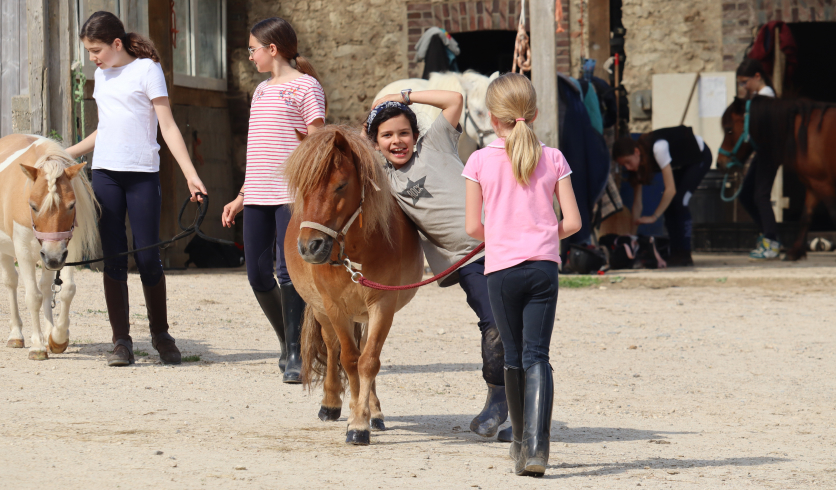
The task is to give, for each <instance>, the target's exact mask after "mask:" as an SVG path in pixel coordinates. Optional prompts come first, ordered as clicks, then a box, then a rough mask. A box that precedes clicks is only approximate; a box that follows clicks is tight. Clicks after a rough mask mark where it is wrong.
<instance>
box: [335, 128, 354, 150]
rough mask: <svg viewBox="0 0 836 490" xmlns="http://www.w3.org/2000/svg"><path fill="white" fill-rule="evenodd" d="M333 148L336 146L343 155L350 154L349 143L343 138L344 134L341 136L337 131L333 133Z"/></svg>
mask: <svg viewBox="0 0 836 490" xmlns="http://www.w3.org/2000/svg"><path fill="white" fill-rule="evenodd" d="M334 148H336V149H337V150H338V151H339V152H340V153H342V154H343V155H346V156H349V155H351V145H350V144H349V143H348V140H347V139H345V136H343V135H342V133H340V132H339V131H336V132H335V133H334Z"/></svg>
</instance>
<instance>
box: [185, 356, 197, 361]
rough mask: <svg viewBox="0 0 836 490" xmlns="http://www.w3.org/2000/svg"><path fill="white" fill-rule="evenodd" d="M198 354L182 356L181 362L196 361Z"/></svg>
mask: <svg viewBox="0 0 836 490" xmlns="http://www.w3.org/2000/svg"><path fill="white" fill-rule="evenodd" d="M198 361H200V356H183V362H198Z"/></svg>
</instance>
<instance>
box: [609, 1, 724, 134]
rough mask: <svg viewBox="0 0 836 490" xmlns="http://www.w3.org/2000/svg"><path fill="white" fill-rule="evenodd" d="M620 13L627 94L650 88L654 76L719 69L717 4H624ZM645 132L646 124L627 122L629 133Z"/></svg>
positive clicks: (720, 41)
mask: <svg viewBox="0 0 836 490" xmlns="http://www.w3.org/2000/svg"><path fill="white" fill-rule="evenodd" d="M622 13H623V23H624V27H625V28H626V29H627V38H626V47H625V51H626V53H627V64H626V66H625V68H624V86H625V87H626V89H627V91H628V92H630V93H632V92H635V91H637V90H644V89H650V88H652V76H653V74H654V73H687V72H700V71H721V70H722V69H723V66H724V65H723V50H722V47H723V35H722V29H721V25H722V5H721V2H717V1H715V0H680V1H675V2H673V1H670V0H624V3H623V6H622ZM686 90H687V89H686ZM649 129H650V122H649V121H636V122H631V123H630V131H633V132H640V131H647V130H649Z"/></svg>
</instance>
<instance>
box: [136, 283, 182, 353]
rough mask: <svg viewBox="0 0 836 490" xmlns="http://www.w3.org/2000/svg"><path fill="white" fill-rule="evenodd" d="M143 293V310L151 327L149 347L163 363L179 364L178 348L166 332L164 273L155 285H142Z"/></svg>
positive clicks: (166, 311) (166, 310)
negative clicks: (155, 351)
mask: <svg viewBox="0 0 836 490" xmlns="http://www.w3.org/2000/svg"><path fill="white" fill-rule="evenodd" d="M142 292H143V293H144V294H145V310H146V312H147V313H148V326H149V327H150V329H151V347H153V348H154V349H156V350H157V352H158V353H159V354H160V361H162V363H163V364H180V361H181V359H180V349H178V348H177V345H176V344H175V342H174V337H172V336H171V334H170V333H168V305H167V303H166V294H165V275H162V276H160V280H159V282H157V284H156V285H155V286H150V287H149V286H146V285H145V284H143V285H142Z"/></svg>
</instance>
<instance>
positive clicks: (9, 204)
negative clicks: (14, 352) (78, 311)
mask: <svg viewBox="0 0 836 490" xmlns="http://www.w3.org/2000/svg"><path fill="white" fill-rule="evenodd" d="M83 168H84V164H78V165H76V164H75V162H74V161H73V159H72V158H71V157H70V155H69V154H68V153H67V152H66V151H64V150H63V149H62V148H61V146H59V145H58V144H57V143H56V142H54V141H52V140H49V139H47V138H42V137H40V136H27V135H22V134H13V135H9V136H6V137H5V138H2V139H0V271H2V277H3V282H4V283H5V285H6V287H7V288H8V292H9V309H10V311H9V316H10V323H11V333H10V334H9V339H8V342H7V343H6V346H7V347H13V348H23V347H24V341H23V332H22V330H21V329H22V327H23V322H22V321H21V319H20V310H19V307H18V302H17V285H18V275H17V271H16V270H15V259H17V262H18V265H19V266H20V274H21V275H22V276H23V284H24V286H25V288H26V306H27V307H28V308H29V313H30V315H31V318H32V330H33V331H32V344H31V346H30V348H29V359H32V360H45V359H47V358H48V357H49V355H48V353H47V348H49V351H51V352H53V353H61V352H64V351H65V350H66V349H67V345H68V344H69V336H70V332H69V326H70V316H69V315H70V303H71V302H72V300H73V296H75V290H76V287H75V282H74V281H73V268H72V267H66V268H65V267H64V264H65V263H66V262H68V261H69V262H74V261H78V260H82V258H83V257H84V256H85V255H87V256H93V255H95V254H97V253H98V248H99V231H98V228H97V226H96V219H97V217H96V211H97V207H98V204H97V202H96V199H95V197H94V195H93V190H92V188H91V187H90V183H89V182H88V180H87V177H86V176H85V174H84V170H83ZM36 265H41V267H42V272H41V279H40V287H39V285H38V281H37V280H36V278H37V274H36V273H37V271H36ZM62 268H63V269H62ZM56 270H62V274H61V279H62V280H63V287H62V288H61V291H60V293H58V294H57V300H58V301H60V310H59V314H58V321H57V322H56V323H55V324H54V323H53V317H52V305H51V303H52V299H53V293H52V289H51V288H52V285H53V281H54V279H55V271H56ZM39 310H43V314H44V320H45V321H46V325H44V326H43V327H42V326H41V319H40V311H39Z"/></svg>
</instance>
